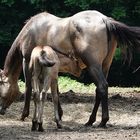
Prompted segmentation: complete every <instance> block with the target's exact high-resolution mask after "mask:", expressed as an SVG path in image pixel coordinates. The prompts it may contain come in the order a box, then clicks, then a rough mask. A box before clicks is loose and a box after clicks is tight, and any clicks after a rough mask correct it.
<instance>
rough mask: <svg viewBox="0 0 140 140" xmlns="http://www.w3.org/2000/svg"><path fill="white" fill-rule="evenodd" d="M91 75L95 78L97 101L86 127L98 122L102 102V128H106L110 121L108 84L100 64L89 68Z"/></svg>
mask: <svg viewBox="0 0 140 140" xmlns="http://www.w3.org/2000/svg"><path fill="white" fill-rule="evenodd" d="M89 70H90V74H91V76H92V77H93V79H94V81H95V84H96V86H97V88H96V100H95V105H94V108H93V110H92V114H91V116H90V118H89V120H88V122H87V123H86V126H90V125H92V124H93V123H94V122H95V121H96V114H97V110H98V107H99V104H100V102H101V104H102V121H101V124H100V126H102V127H104V126H106V122H107V121H108V120H109V112H108V83H107V81H106V78H105V76H104V74H103V71H102V67H101V66H100V65H98V64H95V63H94V65H91V66H89Z"/></svg>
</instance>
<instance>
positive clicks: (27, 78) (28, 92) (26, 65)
mask: <svg viewBox="0 0 140 140" xmlns="http://www.w3.org/2000/svg"><path fill="white" fill-rule="evenodd" d="M23 72H24V77H25V104H24V109H23V112H22V116H21V120H23V121H24V119H25V118H26V117H28V116H29V109H30V100H31V92H32V86H31V73H30V71H29V62H28V61H27V60H25V58H24V59H23Z"/></svg>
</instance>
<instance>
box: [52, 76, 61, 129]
mask: <svg viewBox="0 0 140 140" xmlns="http://www.w3.org/2000/svg"><path fill="white" fill-rule="evenodd" d="M57 82H58V81H57V78H56V79H55V78H53V79H52V81H51V93H52V98H53V103H54V114H55V121H56V124H57V128H61V127H62V126H61V124H60V120H61V117H62V114H63V111H62V108H61V105H60V101H59V93H57V91H58V83H57Z"/></svg>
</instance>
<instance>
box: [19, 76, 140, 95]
mask: <svg viewBox="0 0 140 140" xmlns="http://www.w3.org/2000/svg"><path fill="white" fill-rule="evenodd" d="M58 84H59V90H60V92H67V91H69V90H73V91H74V92H76V93H89V94H92V93H94V91H95V89H96V86H95V85H94V84H89V85H84V84H83V83H79V82H77V81H76V80H73V79H71V78H69V77H63V76H59V79H58ZM18 85H19V89H20V91H21V92H24V90H25V83H24V82H23V81H21V80H19V82H18ZM114 92H115V93H120V92H121V93H126V92H140V88H139V87H127V88H126V87H109V93H114Z"/></svg>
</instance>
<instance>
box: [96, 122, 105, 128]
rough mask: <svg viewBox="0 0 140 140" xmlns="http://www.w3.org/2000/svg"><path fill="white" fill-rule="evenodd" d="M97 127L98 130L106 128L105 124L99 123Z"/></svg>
mask: <svg viewBox="0 0 140 140" xmlns="http://www.w3.org/2000/svg"><path fill="white" fill-rule="evenodd" d="M98 127H100V128H107V126H106V123H103V122H101V123H100V124H99V125H98Z"/></svg>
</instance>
